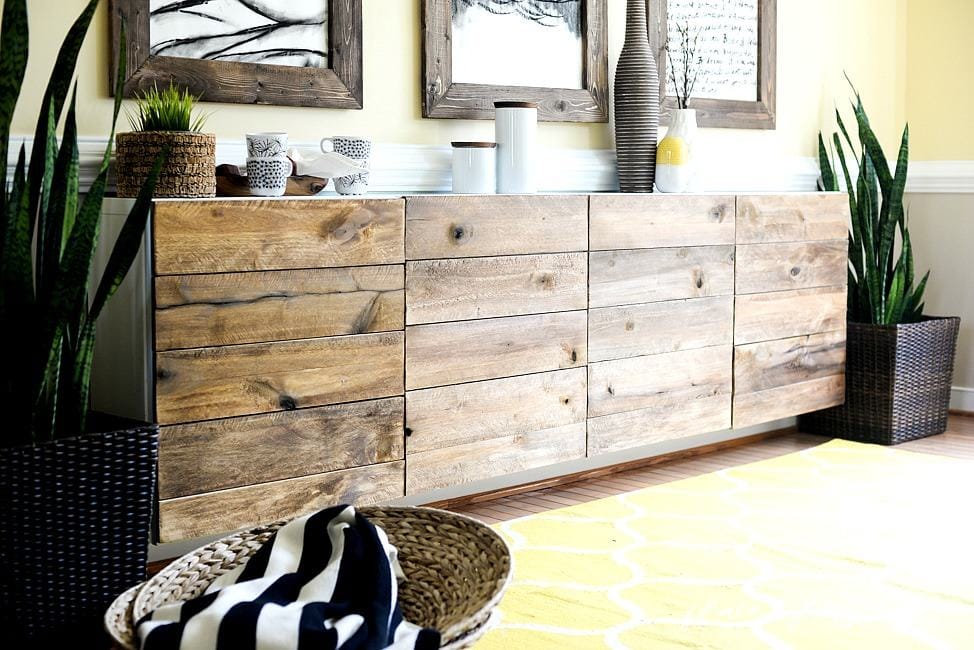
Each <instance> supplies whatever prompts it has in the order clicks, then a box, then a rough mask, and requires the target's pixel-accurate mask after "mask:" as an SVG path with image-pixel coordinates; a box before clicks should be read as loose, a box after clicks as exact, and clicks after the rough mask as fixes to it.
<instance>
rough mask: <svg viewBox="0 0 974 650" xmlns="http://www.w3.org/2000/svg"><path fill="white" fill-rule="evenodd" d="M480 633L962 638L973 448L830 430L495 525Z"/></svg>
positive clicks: (801, 642) (878, 645) (489, 639)
mask: <svg viewBox="0 0 974 650" xmlns="http://www.w3.org/2000/svg"><path fill="white" fill-rule="evenodd" d="M497 528H498V530H500V531H501V532H502V534H503V535H504V536H505V538H506V539H507V541H508V542H509V543H510V544H511V548H512V550H513V553H514V581H513V583H512V585H511V588H510V590H509V591H508V593H507V596H506V597H505V598H504V601H503V602H502V603H501V608H500V610H501V612H500V613H501V622H500V624H499V625H498V626H497V628H496V629H494V630H493V631H491V632H490V633H489V634H488V635H487V636H486V637H485V639H484V640H483V641H482V642H481V643H479V644H478V645H477V650H491V649H493V648H504V649H522V648H523V649H534V648H558V649H572V648H586V649H587V648H650V649H655V648H661V649H667V648H681V649H685V648H719V649H720V650H728V649H734V650H736V649H738V648H743V649H751V648H812V649H815V650H818V649H828V650H834V649H838V648H850V649H853V648H854V649H855V650H892V649H899V648H911V649H912V648H974V463H970V462H968V461H961V460H955V459H951V458H943V457H938V456H930V455H924V454H916V453H910V452H905V451H897V450H894V449H888V448H884V447H876V446H871V445H861V444H857V443H851V442H842V441H833V442H829V443H826V444H823V445H821V446H818V447H815V448H812V449H809V450H806V451H802V452H799V453H795V454H789V455H787V456H782V457H779V458H774V459H771V460H765V461H761V462H758V463H753V464H750V465H744V466H741V467H735V468H733V469H728V470H723V471H720V472H716V473H714V474H708V475H705V476H699V477H695V478H691V479H687V480H683V481H678V482H674V483H668V484H665V485H660V486H656V487H652V488H647V489H645V490H640V491H638V492H633V493H630V494H624V495H620V496H616V497H610V498H607V499H602V500H599V501H594V502H591V503H586V504H584V505H578V506H572V507H569V508H563V509H560V510H553V511H551V512H547V513H544V514H539V515H532V516H530V517H525V518H522V519H517V520H514V521H509V522H506V523H503V524H499V525H498V526H497Z"/></svg>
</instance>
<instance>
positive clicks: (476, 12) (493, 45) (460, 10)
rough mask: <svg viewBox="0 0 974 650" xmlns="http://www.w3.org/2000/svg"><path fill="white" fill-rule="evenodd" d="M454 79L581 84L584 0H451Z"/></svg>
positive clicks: (511, 83) (539, 84)
mask: <svg viewBox="0 0 974 650" xmlns="http://www.w3.org/2000/svg"><path fill="white" fill-rule="evenodd" d="M452 10H453V11H452V28H453V44H452V54H453V81H454V82H459V83H474V84H489V85H495V86H535V87H541V88H572V89H577V88H583V87H584V85H583V82H584V79H583V70H584V65H583V60H584V44H583V42H582V0H452Z"/></svg>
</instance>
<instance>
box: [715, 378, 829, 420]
mask: <svg viewBox="0 0 974 650" xmlns="http://www.w3.org/2000/svg"><path fill="white" fill-rule="evenodd" d="M844 401H845V375H844V374H842V375H833V376H831V377H822V378H820V379H812V380H809V381H804V382H802V383H800V384H789V385H787V386H779V387H778V388H770V389H768V390H762V391H759V392H757V393H746V394H742V395H735V397H734V428H735V429H740V428H743V427H749V426H753V425H755V424H763V423H765V422H772V421H774V420H780V419H782V418H787V417H792V416H794V415H799V414H801V413H811V412H812V411H819V410H821V409H826V408H829V407H832V406H838V405H840V404H842V403H843V402H844Z"/></svg>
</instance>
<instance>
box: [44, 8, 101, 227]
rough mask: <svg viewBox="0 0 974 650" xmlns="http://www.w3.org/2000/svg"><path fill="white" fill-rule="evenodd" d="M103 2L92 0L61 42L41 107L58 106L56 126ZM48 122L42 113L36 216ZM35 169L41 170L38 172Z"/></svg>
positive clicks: (45, 114)
mask: <svg viewBox="0 0 974 650" xmlns="http://www.w3.org/2000/svg"><path fill="white" fill-rule="evenodd" d="M99 1H100V0H90V1H89V2H88V4H87V5H86V6H85V8H84V10H83V11H82V12H81V15H79V16H78V18H77V19H76V20H75V21H74V23H73V24H72V25H71V28H70V29H69V30H68V33H67V35H66V36H65V37H64V41H62V43H61V49H60V50H59V51H58V55H57V59H55V61H54V70H53V71H52V72H51V77H50V79H49V80H48V83H47V88H46V89H45V91H44V99H43V103H42V104H41V105H42V106H47V105H49V104H50V105H51V106H53V107H54V118H53V121H54V126H55V127H56V126H57V123H58V122H59V121H60V119H61V111H62V109H63V108H64V102H65V101H66V100H67V97H68V91H69V90H70V89H71V80H72V79H74V71H75V68H76V67H77V63H78V53H79V52H80V51H81V46H82V45H83V44H84V40H85V34H87V32H88V27H89V25H90V24H91V19H92V17H93V16H94V15H95V10H96V9H97V8H98V3H99ZM48 119H49V118H48V114H47V113H42V114H41V117H40V119H39V120H38V121H37V129H36V130H35V132H34V149H33V151H32V152H31V156H30V173H31V182H30V183H29V185H30V193H31V203H30V210H31V213H34V214H36V212H37V209H38V205H39V204H40V200H41V198H42V197H41V194H40V190H41V182H42V180H43V175H42V174H41V171H42V168H41V165H42V164H43V161H44V157H45V155H46V153H47V152H45V151H44V147H38V146H37V145H38V144H39V143H41V142H44V140H45V138H46V137H47V132H48V128H49V124H48ZM35 170H37V172H36V173H35Z"/></svg>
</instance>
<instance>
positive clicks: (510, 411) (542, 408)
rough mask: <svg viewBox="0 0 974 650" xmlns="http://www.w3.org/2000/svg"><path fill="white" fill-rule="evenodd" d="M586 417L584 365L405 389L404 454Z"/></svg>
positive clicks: (536, 429) (580, 420) (534, 429)
mask: <svg viewBox="0 0 974 650" xmlns="http://www.w3.org/2000/svg"><path fill="white" fill-rule="evenodd" d="M584 421H585V369H584V368H572V369H569V370H556V371H554V372H546V373H542V374H537V375H525V376H523V377H510V378H505V379H492V380H490V381H481V382H475V383H471V384H460V385H457V386H446V387H443V388H427V389H424V390H416V391H410V392H408V393H406V434H407V440H406V457H407V459H408V458H409V456H410V455H411V454H417V453H420V452H424V451H430V450H434V449H444V448H447V447H457V446H460V445H465V444H469V443H473V442H477V441H480V440H490V439H496V438H505V439H506V438H509V437H510V436H514V435H519V434H525V433H530V432H532V431H541V430H543V429H554V428H558V427H562V426H565V425H568V424H577V423H579V422H584Z"/></svg>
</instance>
